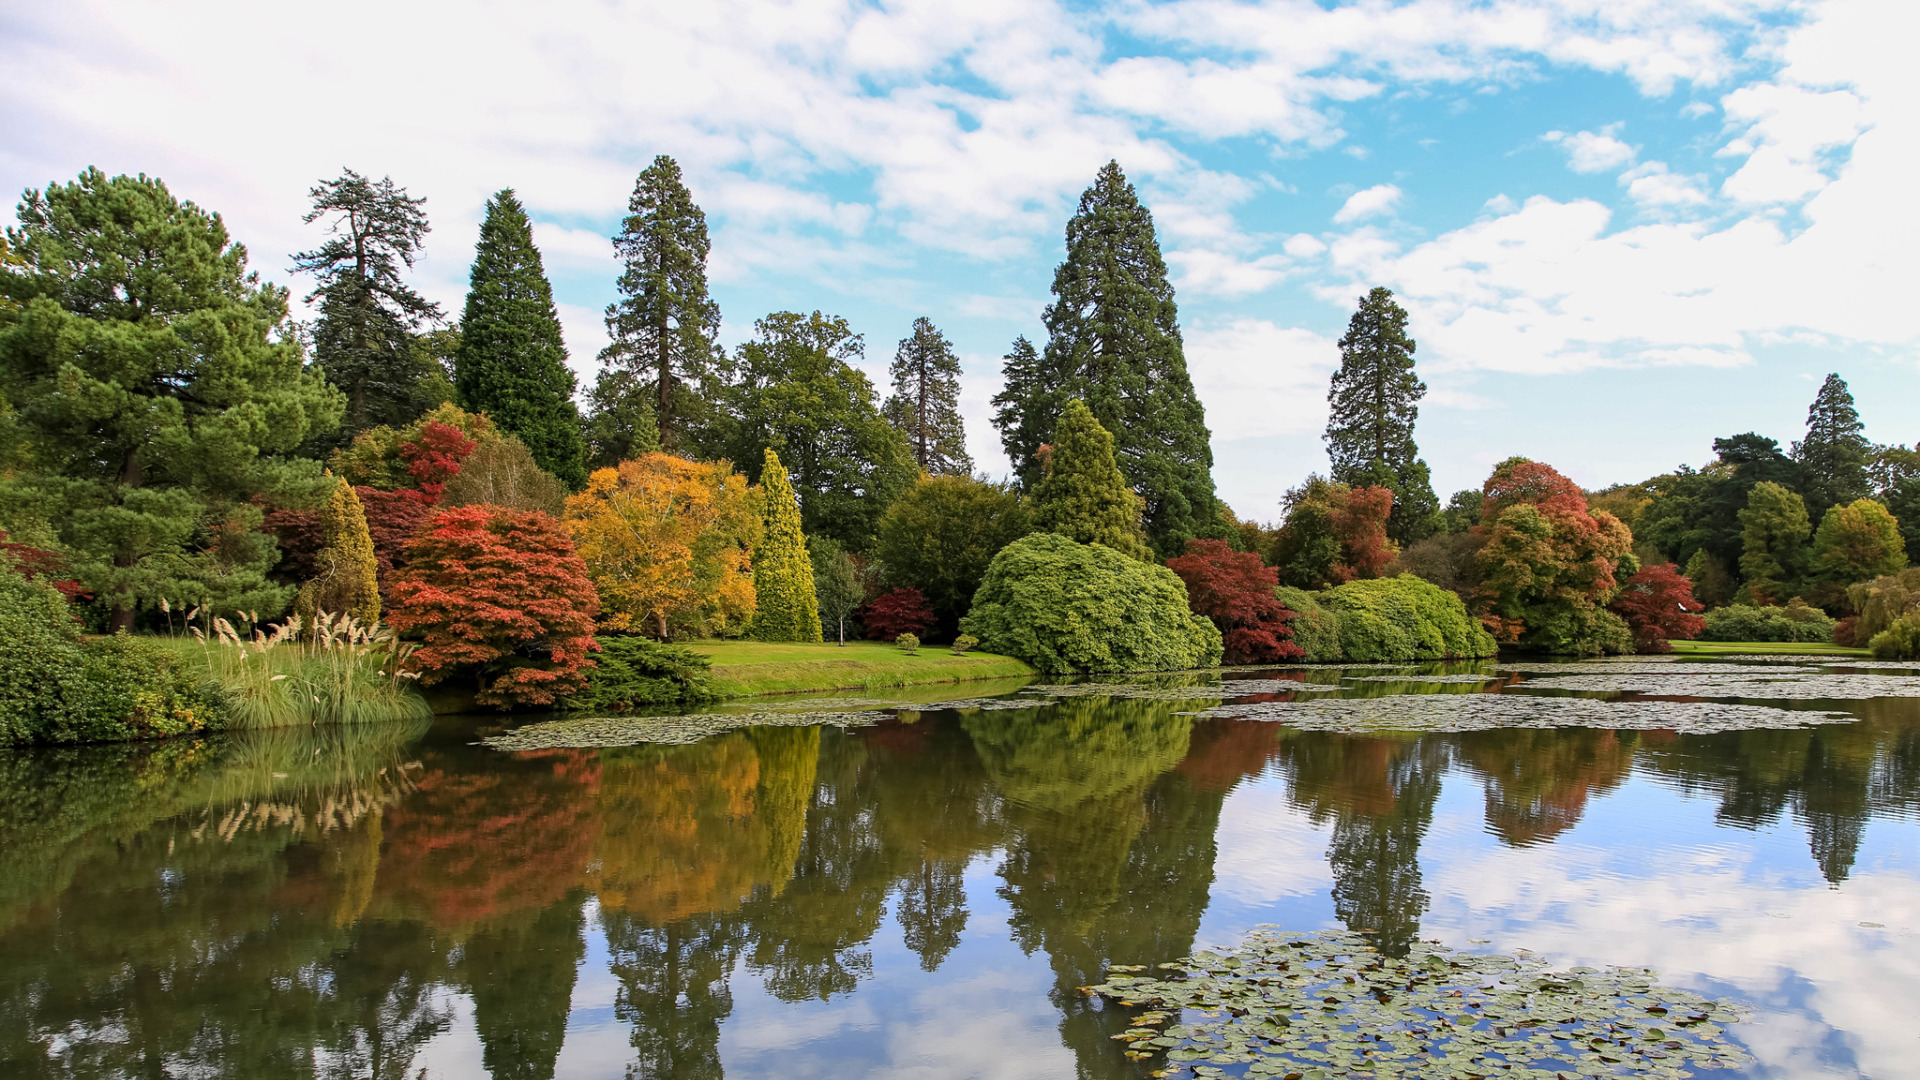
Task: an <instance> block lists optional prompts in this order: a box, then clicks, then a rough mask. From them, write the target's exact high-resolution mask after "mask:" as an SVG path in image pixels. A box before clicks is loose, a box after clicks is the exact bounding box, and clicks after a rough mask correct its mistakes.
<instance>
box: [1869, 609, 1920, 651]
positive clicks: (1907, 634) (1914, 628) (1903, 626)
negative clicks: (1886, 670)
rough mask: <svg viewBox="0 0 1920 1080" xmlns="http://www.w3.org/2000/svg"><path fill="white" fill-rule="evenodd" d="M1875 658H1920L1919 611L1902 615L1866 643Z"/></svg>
mask: <svg viewBox="0 0 1920 1080" xmlns="http://www.w3.org/2000/svg"><path fill="white" fill-rule="evenodd" d="M1867 648H1869V649H1872V650H1873V658H1874V659H1876V660H1920V613H1916V614H1911V615H1902V616H1901V617H1900V618H1898V619H1895V620H1894V621H1893V625H1892V626H1889V627H1887V628H1886V629H1885V630H1882V631H1880V632H1879V633H1877V634H1875V635H1873V640H1872V641H1870V642H1868V643H1867Z"/></svg>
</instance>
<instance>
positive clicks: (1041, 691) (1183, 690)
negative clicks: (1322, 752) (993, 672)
mask: <svg viewBox="0 0 1920 1080" xmlns="http://www.w3.org/2000/svg"><path fill="white" fill-rule="evenodd" d="M1338 689H1340V684H1339V683H1310V682H1300V681H1298V680H1296V679H1223V680H1221V681H1220V682H1217V683H1203V684H1200V685H1190V686H1156V685H1152V684H1147V683H1059V684H1053V685H1037V686H1028V687H1024V688H1022V689H1021V691H1020V692H1021V693H1023V694H1032V695H1035V696H1037V697H1049V698H1079V697H1115V698H1128V699H1131V700H1135V701H1193V700H1194V699H1196V698H1237V697H1254V696H1256V695H1259V694H1287V693H1294V692H1297V691H1302V690H1305V691H1309V692H1312V691H1321V692H1328V691H1334V690H1338Z"/></svg>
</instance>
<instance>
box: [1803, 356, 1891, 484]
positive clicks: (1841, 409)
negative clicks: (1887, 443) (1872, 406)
mask: <svg viewBox="0 0 1920 1080" xmlns="http://www.w3.org/2000/svg"><path fill="white" fill-rule="evenodd" d="M1864 428H1865V425H1864V424H1862V423H1861V422H1860V413H1859V411H1858V410H1856V409H1855V408H1854V407H1853V394H1852V393H1851V392H1849V391H1848V390H1847V381H1846V380H1845V379H1842V378H1841V377H1840V376H1839V375H1838V374H1831V375H1828V376H1827V381H1826V382H1823V383H1821V384H1820V392H1819V393H1818V394H1815V395H1814V398H1813V404H1812V405H1811V406H1809V407H1808V408H1807V437H1806V438H1805V439H1802V440H1800V441H1798V442H1796V443H1794V444H1793V459H1794V460H1795V461H1797V462H1799V463H1800V469H1801V476H1802V486H1801V492H1802V494H1804V495H1805V496H1806V500H1807V512H1808V513H1809V514H1812V515H1814V516H1820V515H1824V514H1825V513H1826V512H1827V509H1828V508H1829V507H1832V506H1838V505H1843V504H1847V503H1851V502H1853V501H1854V500H1856V499H1864V498H1866V497H1867V496H1869V495H1871V494H1873V484H1872V482H1871V480H1870V479H1869V477H1868V475H1867V457H1868V455H1869V454H1870V453H1871V452H1872V450H1873V446H1872V444H1871V443H1869V442H1867V438H1866V436H1865V435H1863V434H1861V432H1862V430H1863V429H1864Z"/></svg>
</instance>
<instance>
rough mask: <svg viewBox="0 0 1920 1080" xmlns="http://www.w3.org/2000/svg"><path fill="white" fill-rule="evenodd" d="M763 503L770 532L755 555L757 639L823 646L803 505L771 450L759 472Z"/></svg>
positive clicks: (754, 620)
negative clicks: (802, 529)
mask: <svg viewBox="0 0 1920 1080" xmlns="http://www.w3.org/2000/svg"><path fill="white" fill-rule="evenodd" d="M760 499H761V503H760V513H761V519H762V521H764V522H765V524H766V531H765V533H764V534H763V535H762V536H761V539H760V546H759V547H757V548H754V549H753V590H754V593H755V594H756V596H757V597H758V599H759V610H758V611H757V612H755V614H754V617H753V636H754V637H756V638H758V639H759V640H761V641H819V640H820V639H821V638H820V607H819V603H818V601H817V600H816V598H815V594H814V588H813V560H812V559H811V557H809V556H808V554H807V541H806V537H805V536H803V535H802V534H801V532H800V503H799V501H798V500H797V499H795V498H794V495H793V484H792V482H791V481H789V480H788V479H787V467H786V466H785V465H782V464H780V455H778V454H776V453H774V452H773V449H772V448H771V447H769V448H768V449H767V452H766V463H765V464H764V465H763V466H762V467H761V469H760Z"/></svg>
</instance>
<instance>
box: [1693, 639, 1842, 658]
mask: <svg viewBox="0 0 1920 1080" xmlns="http://www.w3.org/2000/svg"><path fill="white" fill-rule="evenodd" d="M1668 644H1669V645H1672V646H1673V655H1675V656H1730V655H1733V654H1735V653H1744V654H1746V655H1749V656H1752V655H1757V654H1761V653H1778V654H1780V655H1783V656H1871V655H1873V654H1872V653H1869V652H1868V651H1867V650H1865V649H1849V648H1847V647H1845V646H1843V645H1831V644H1821V643H1819V642H1805V641H1671V642H1668Z"/></svg>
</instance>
